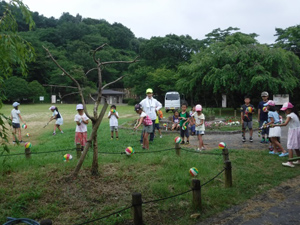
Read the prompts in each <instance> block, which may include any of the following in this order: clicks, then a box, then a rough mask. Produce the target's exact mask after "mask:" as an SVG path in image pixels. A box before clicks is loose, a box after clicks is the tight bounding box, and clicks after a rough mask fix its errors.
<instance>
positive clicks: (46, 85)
mask: <svg viewBox="0 0 300 225" xmlns="http://www.w3.org/2000/svg"><path fill="white" fill-rule="evenodd" d="M43 86H45V87H61V88H73V89H78V88H77V87H73V86H63V85H52V84H43Z"/></svg>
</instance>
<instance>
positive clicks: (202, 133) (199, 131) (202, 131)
mask: <svg viewBox="0 0 300 225" xmlns="http://www.w3.org/2000/svg"><path fill="white" fill-rule="evenodd" d="M195 134H196V135H204V134H205V132H204V130H196V133H195Z"/></svg>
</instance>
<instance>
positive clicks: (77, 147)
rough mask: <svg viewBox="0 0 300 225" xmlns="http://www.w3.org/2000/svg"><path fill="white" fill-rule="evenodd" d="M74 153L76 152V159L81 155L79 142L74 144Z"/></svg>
mask: <svg viewBox="0 0 300 225" xmlns="http://www.w3.org/2000/svg"><path fill="white" fill-rule="evenodd" d="M76 154H77V159H80V157H81V144H76Z"/></svg>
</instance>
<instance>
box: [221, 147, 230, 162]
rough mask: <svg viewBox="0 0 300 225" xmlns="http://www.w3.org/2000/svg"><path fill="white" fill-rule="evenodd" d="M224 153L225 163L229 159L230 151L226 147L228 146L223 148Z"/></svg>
mask: <svg viewBox="0 0 300 225" xmlns="http://www.w3.org/2000/svg"><path fill="white" fill-rule="evenodd" d="M222 154H223V161H224V163H225V162H226V161H228V160H229V151H228V148H226V147H225V148H223V150H222Z"/></svg>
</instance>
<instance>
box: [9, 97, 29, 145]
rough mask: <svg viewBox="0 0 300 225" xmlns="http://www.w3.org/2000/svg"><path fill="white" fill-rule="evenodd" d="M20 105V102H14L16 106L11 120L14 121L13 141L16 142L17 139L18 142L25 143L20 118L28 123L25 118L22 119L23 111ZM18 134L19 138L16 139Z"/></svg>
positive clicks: (12, 111)
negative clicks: (19, 107)
mask: <svg viewBox="0 0 300 225" xmlns="http://www.w3.org/2000/svg"><path fill="white" fill-rule="evenodd" d="M19 105H20V103H18V102H14V103H13V104H12V106H13V107H14V108H13V110H11V114H10V115H11V116H10V118H11V121H12V127H13V143H14V144H15V143H16V141H17V142H20V143H23V141H22V135H21V128H20V120H21V121H22V122H23V123H24V124H26V123H25V122H24V121H23V119H22V116H21V112H20V110H19V109H18V106H19ZM17 135H18V139H17V140H16V137H17Z"/></svg>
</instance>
